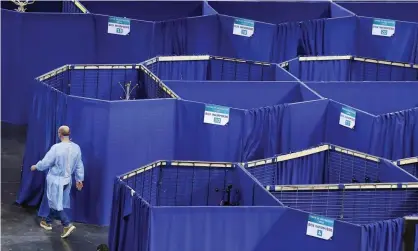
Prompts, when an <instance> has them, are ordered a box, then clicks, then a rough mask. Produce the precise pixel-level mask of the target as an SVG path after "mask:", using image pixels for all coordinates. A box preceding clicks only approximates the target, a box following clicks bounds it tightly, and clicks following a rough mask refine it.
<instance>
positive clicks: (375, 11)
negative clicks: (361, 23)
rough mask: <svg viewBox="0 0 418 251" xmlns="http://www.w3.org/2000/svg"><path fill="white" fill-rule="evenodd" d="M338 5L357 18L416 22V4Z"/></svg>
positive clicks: (351, 3) (341, 3) (349, 3)
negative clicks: (357, 16)
mask: <svg viewBox="0 0 418 251" xmlns="http://www.w3.org/2000/svg"><path fill="white" fill-rule="evenodd" d="M338 5H340V6H342V7H344V8H346V9H348V10H350V11H352V12H354V13H355V14H356V15H359V16H366V17H376V18H385V19H395V20H403V21H410V22H418V17H417V15H416V12H415V10H416V9H417V8H418V6H417V5H418V4H417V3H416V2H412V3H408V2H397V3H394V2H388V1H385V2H377V1H376V2H366V1H364V2H349V1H347V2H338Z"/></svg>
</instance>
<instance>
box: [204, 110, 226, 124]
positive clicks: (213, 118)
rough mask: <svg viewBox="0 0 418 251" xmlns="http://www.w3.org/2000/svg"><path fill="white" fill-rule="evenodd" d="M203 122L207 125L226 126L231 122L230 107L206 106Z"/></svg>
mask: <svg viewBox="0 0 418 251" xmlns="http://www.w3.org/2000/svg"><path fill="white" fill-rule="evenodd" d="M203 122H204V123H206V124H213V125H221V126H224V125H226V124H228V122H229V107H224V106H218V105H206V106H205V117H204V119H203Z"/></svg>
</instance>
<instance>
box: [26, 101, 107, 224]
mask: <svg viewBox="0 0 418 251" xmlns="http://www.w3.org/2000/svg"><path fill="white" fill-rule="evenodd" d="M109 106H110V103H109V102H105V101H99V100H89V99H83V98H78V97H72V96H70V97H68V101H67V112H66V120H65V123H66V124H67V125H68V126H69V127H70V128H71V130H72V133H71V138H72V140H73V141H74V142H75V143H77V144H78V145H79V146H80V148H81V152H82V156H83V163H84V172H85V182H84V188H83V190H82V191H81V192H79V191H77V189H75V185H74V187H73V188H72V190H71V210H70V211H69V212H70V215H71V216H72V219H73V220H74V221H78V222H84V223H90V224H99V225H102V224H106V223H108V221H109V218H108V215H104V214H103V211H102V210H105V208H106V207H107V206H110V205H109V204H108V202H109V199H110V198H108V197H107V194H108V193H106V186H110V187H111V186H112V185H111V183H112V182H110V183H106V182H105V181H106V179H107V175H108V173H107V172H108V170H106V169H107V168H106V163H107V161H106V158H104V157H103V156H106V154H107V144H108V142H109V141H108V138H107V137H103V135H108V133H109V124H108V121H109ZM47 116H48V117H49V116H50V115H47ZM58 127H59V125H53V126H52V127H50V129H48V130H51V129H52V128H58ZM54 143H55V142H54ZM28 150H29V151H34V149H28ZM42 157H43V156H40V158H42ZM26 168H29V166H28V167H26ZM110 179H112V178H110ZM73 184H75V182H73ZM93 197H94V198H96V199H95V200H92V198H93ZM48 213H49V207H48V204H47V200H46V196H44V198H43V201H42V204H41V207H40V209H39V213H38V215H39V216H42V217H45V216H47V214H48Z"/></svg>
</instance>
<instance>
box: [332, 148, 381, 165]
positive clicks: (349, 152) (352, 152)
mask: <svg viewBox="0 0 418 251" xmlns="http://www.w3.org/2000/svg"><path fill="white" fill-rule="evenodd" d="M334 150H335V151H337V152H341V153H345V154H349V155H353V156H356V157H358V158H362V159H368V160H371V161H374V162H380V159H379V158H377V157H374V156H370V155H367V154H365V153H361V152H356V151H353V150H349V149H346V148H342V147H334Z"/></svg>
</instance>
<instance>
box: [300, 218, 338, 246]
mask: <svg viewBox="0 0 418 251" xmlns="http://www.w3.org/2000/svg"><path fill="white" fill-rule="evenodd" d="M333 234H334V220H333V219H329V218H326V217H321V216H316V215H309V219H308V227H307V229H306V235H309V236H312V237H316V238H320V239H323V240H331V238H332V236H333Z"/></svg>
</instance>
